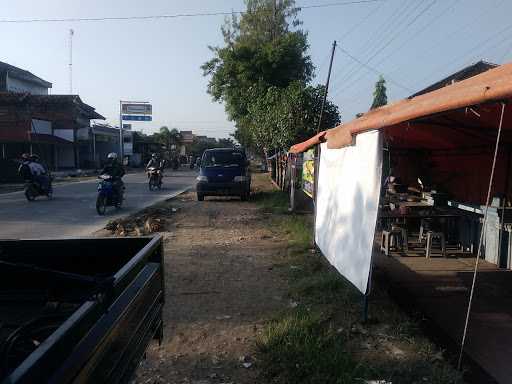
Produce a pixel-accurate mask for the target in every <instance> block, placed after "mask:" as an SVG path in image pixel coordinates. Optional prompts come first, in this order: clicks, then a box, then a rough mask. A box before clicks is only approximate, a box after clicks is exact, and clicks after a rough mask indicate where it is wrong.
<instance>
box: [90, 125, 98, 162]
mask: <svg viewBox="0 0 512 384" xmlns="http://www.w3.org/2000/svg"><path fill="white" fill-rule="evenodd" d="M91 131H92V162H93V163H94V168H96V165H97V163H96V133H95V132H94V127H91Z"/></svg>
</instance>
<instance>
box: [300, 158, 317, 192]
mask: <svg viewBox="0 0 512 384" xmlns="http://www.w3.org/2000/svg"><path fill="white" fill-rule="evenodd" d="M314 189H315V150H314V148H312V149H310V150H309V151H306V152H304V158H303V161H302V190H303V191H304V193H305V194H306V195H308V196H309V197H311V198H313V191H314Z"/></svg>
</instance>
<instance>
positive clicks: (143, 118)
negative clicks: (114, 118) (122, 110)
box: [122, 115, 152, 121]
mask: <svg viewBox="0 0 512 384" xmlns="http://www.w3.org/2000/svg"><path fill="white" fill-rule="evenodd" d="M122 116H123V120H125V121H151V120H152V119H151V115H122Z"/></svg>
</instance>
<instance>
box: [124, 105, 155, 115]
mask: <svg viewBox="0 0 512 384" xmlns="http://www.w3.org/2000/svg"><path fill="white" fill-rule="evenodd" d="M121 112H122V113H123V114H125V115H152V114H153V107H152V105H151V104H149V103H144V104H142V103H122V104H121Z"/></svg>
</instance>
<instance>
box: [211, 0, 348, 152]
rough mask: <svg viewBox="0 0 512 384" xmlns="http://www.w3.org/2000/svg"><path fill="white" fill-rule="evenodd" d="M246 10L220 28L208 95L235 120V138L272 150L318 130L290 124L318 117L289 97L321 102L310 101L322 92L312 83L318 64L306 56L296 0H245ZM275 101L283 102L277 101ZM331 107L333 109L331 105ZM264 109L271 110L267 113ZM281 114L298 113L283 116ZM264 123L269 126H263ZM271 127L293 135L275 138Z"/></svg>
mask: <svg viewBox="0 0 512 384" xmlns="http://www.w3.org/2000/svg"><path fill="white" fill-rule="evenodd" d="M246 8H247V11H246V12H245V13H244V14H243V15H242V16H240V17H237V16H235V15H233V16H232V17H231V19H229V20H227V21H226V22H225V24H224V26H223V27H222V28H221V30H222V33H223V36H224V46H223V47H213V48H212V47H211V48H210V49H211V50H212V52H213V54H214V57H213V58H212V59H211V60H210V61H208V62H206V63H205V64H204V65H203V66H202V67H201V68H202V69H203V72H204V75H205V76H210V82H209V84H208V93H210V94H211V95H212V97H213V99H214V100H215V101H218V102H222V103H224V105H225V108H226V112H227V114H228V117H229V118H230V119H231V120H233V121H235V125H236V131H235V134H234V135H233V137H234V138H235V139H236V140H237V141H238V142H239V143H240V144H242V145H243V146H246V147H266V148H268V149H271V148H275V147H274V146H275V145H282V143H289V142H293V141H295V140H297V139H299V138H302V137H304V136H305V135H306V134H307V133H308V132H312V129H313V128H316V127H309V126H307V127H306V126H305V125H304V124H302V125H298V126H293V127H292V126H286V127H285V124H292V123H295V120H297V121H300V122H310V121H313V118H312V113H313V111H311V110H306V109H301V108H300V107H299V106H292V105H291V104H290V103H291V101H290V100H288V99H287V97H293V98H294V99H293V100H295V101H297V102H299V101H300V102H301V104H300V105H301V106H303V107H309V106H313V105H316V104H317V102H316V101H315V102H306V101H305V100H306V99H308V97H311V96H319V94H318V92H313V89H316V88H311V87H309V88H308V86H307V84H308V83H309V82H310V81H311V78H312V74H313V69H314V68H313V64H312V63H311V59H310V57H309V55H308V54H307V50H308V41H307V34H306V33H305V32H304V31H302V30H300V29H298V28H297V27H298V26H299V25H300V21H299V20H298V19H297V13H298V11H299V9H298V8H296V7H295V1H294V0H275V1H274V0H246ZM310 88H311V89H310ZM299 95H302V96H299ZM320 101H321V97H320ZM275 102H279V103H280V104H279V105H273V104H272V103H275ZM327 109H328V110H332V105H331V104H330V105H329V106H328V108H327ZM265 110H267V111H269V112H271V113H270V114H269V115H265V114H264V113H263V111H265ZM281 112H283V113H284V112H287V113H291V112H293V113H296V114H298V116H293V117H292V116H287V117H283V116H280V115H279V113H281ZM326 121H328V120H327V119H326ZM336 121H338V119H336ZM262 123H264V125H265V127H266V128H261V129H260V128H259V126H260V124H262ZM272 126H273V127H274V130H275V129H277V128H276V127H277V126H279V129H278V131H279V132H280V134H281V136H282V135H289V136H287V137H280V138H277V137H276V138H273V136H272V135H271V134H269V132H270V131H272V129H271V128H270V127H272ZM297 127H299V128H297ZM260 130H262V131H263V132H260ZM290 135H294V136H290Z"/></svg>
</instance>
